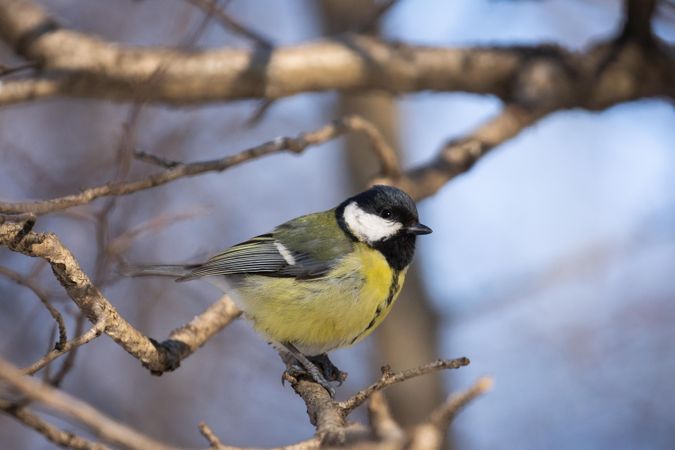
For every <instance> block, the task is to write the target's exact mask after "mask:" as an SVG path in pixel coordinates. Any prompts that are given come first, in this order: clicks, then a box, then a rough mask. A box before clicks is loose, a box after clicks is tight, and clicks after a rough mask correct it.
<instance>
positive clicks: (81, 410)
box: [0, 358, 171, 450]
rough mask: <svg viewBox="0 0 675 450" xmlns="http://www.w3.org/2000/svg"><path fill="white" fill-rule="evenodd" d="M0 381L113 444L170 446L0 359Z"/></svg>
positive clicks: (152, 449)
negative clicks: (24, 374) (25, 374)
mask: <svg viewBox="0 0 675 450" xmlns="http://www.w3.org/2000/svg"><path fill="white" fill-rule="evenodd" d="M0 380H3V381H5V382H6V383H8V384H9V385H11V386H12V387H13V388H15V389H16V390H18V391H19V392H21V394H23V395H24V396H25V397H27V398H28V399H30V400H32V401H36V402H40V403H42V404H43V405H45V406H46V407H48V408H50V409H52V410H54V411H57V412H59V413H61V414H63V415H65V416H67V417H70V418H72V419H74V420H76V421H77V422H79V423H82V424H83V425H86V426H87V427H88V428H89V429H90V430H91V431H92V432H93V433H94V434H96V435H97V436H99V437H100V438H101V439H103V440H105V441H106V442H109V443H111V444H113V445H119V446H122V447H125V448H129V449H133V450H168V449H170V448H171V447H170V446H168V445H165V444H163V443H160V442H158V441H155V440H154V439H151V438H149V437H147V436H145V435H143V434H141V433H139V432H137V431H136V430H134V429H132V428H130V427H128V426H126V425H123V424H121V423H119V422H116V421H115V420H113V419H111V418H110V417H108V416H106V415H105V414H103V413H101V412H100V411H99V410H97V409H96V408H94V407H92V406H91V405H89V404H87V403H85V402H83V401H82V400H79V399H77V398H75V397H72V396H70V395H68V394H66V393H64V392H62V391H60V390H58V389H55V388H52V387H50V386H49V385H47V384H44V383H41V382H39V381H37V380H35V379H34V378H30V377H25V376H23V374H22V373H21V371H20V370H19V369H18V368H16V367H14V366H13V365H12V364H10V363H8V362H7V361H5V360H4V359H2V358H0Z"/></svg>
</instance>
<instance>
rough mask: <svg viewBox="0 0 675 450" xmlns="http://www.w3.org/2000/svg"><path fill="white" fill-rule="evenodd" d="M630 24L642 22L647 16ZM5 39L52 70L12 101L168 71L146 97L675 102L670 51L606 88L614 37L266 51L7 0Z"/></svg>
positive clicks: (1, 90)
mask: <svg viewBox="0 0 675 450" xmlns="http://www.w3.org/2000/svg"><path fill="white" fill-rule="evenodd" d="M645 1H646V2H653V1H654V0H645ZM638 3H642V2H641V0H634V4H636V5H637V4H638ZM636 20H637V19H636ZM638 22H639V21H638ZM628 23H629V26H630V27H631V29H632V27H633V25H630V24H632V23H636V22H635V21H629V22H628ZM0 36H1V37H2V39H4V40H5V41H6V42H7V43H8V44H9V45H10V46H11V47H12V48H13V49H14V50H15V51H16V52H17V53H18V54H20V55H22V56H24V57H26V58H28V59H30V60H35V61H39V62H40V63H41V66H42V70H43V71H44V72H45V73H46V74H47V76H49V78H36V79H29V80H15V81H11V80H10V81H7V82H5V83H3V84H2V86H0V104H8V103H14V102H20V101H27V100H32V99H35V98H44V97H48V96H53V95H67V96H78V97H93V98H100V99H110V100H118V101H130V100H131V101H133V100H135V99H136V97H137V90H138V86H139V84H142V83H145V82H146V81H147V80H148V79H151V78H152V76H153V74H155V73H157V71H158V69H161V70H162V73H163V76H162V79H161V80H158V81H157V82H154V83H149V84H148V83H146V84H145V85H143V88H144V89H143V95H144V100H146V101H148V102H163V103H170V104H181V105H182V104H189V103H198V102H213V101H225V100H236V99H245V98H260V99H276V98H281V97H286V96H289V95H294V94H298V93H301V92H318V91H326V90H338V91H345V92H349V91H361V90H381V91H386V92H394V93H405V92H419V91H425V90H433V91H446V92H449V91H463V92H471V93H480V94H492V95H496V96H498V97H499V98H501V99H503V100H504V101H507V102H511V103H523V104H528V102H536V104H539V103H541V102H545V103H552V104H555V105H556V106H557V107H558V108H569V107H575V106H580V107H587V108H591V109H598V108H605V107H607V106H610V105H612V104H614V103H617V102H620V101H626V100H632V99H637V98H642V97H649V96H662V97H670V98H673V89H674V88H673V87H672V83H671V76H672V70H671V69H672V66H673V52H672V51H669V50H663V51H657V52H655V53H654V54H653V55H650V56H649V57H648V58H646V57H644V55H634V54H632V53H631V54H629V55H627V58H626V61H624V62H625V64H621V65H618V66H616V65H615V66H612V67H611V69H610V70H609V72H610V73H609V74H607V77H609V78H611V79H614V81H616V77H621V78H622V79H624V86H623V88H622V89H619V90H618V91H619V92H618V93H619V94H620V95H617V94H616V93H615V91H616V89H599V88H598V86H596V85H597V84H604V83H606V82H608V81H609V80H608V79H607V77H603V78H601V79H599V80H595V78H594V76H595V74H596V72H597V71H595V70H594V69H595V68H596V67H597V64H598V62H599V58H598V55H597V53H598V51H601V52H602V51H605V50H606V49H604V48H605V47H606V44H607V43H601V44H599V45H597V46H596V47H594V48H592V49H591V50H589V51H588V52H585V53H580V54H575V53H571V52H568V51H565V50H563V49H560V48H558V47H554V46H538V47H518V46H514V47H503V48H498V47H474V48H465V49H456V48H434V47H423V46H413V45H404V44H398V43H388V42H384V41H381V40H379V39H376V38H373V37H369V36H363V35H347V36H343V37H340V38H334V39H329V40H324V41H319V42H315V43H309V44H302V45H298V46H294V47H281V48H277V49H275V50H274V51H266V52H260V51H256V50H246V49H242V50H239V49H232V48H221V49H215V50H203V51H182V50H169V49H165V48H139V47H125V46H121V45H117V44H114V43H111V42H107V41H104V40H101V39H99V38H96V37H93V36H90V35H87V34H85V33H79V32H76V31H72V30H68V29H65V28H62V27H60V26H59V25H58V24H57V23H56V22H55V21H54V20H53V19H51V18H50V17H49V16H48V15H47V14H46V13H45V12H44V11H43V10H42V8H40V7H39V6H37V5H36V4H34V3H32V2H31V1H29V0H4V1H3V2H0ZM662 47H665V44H663V45H662ZM628 53H630V52H628ZM169 62H170V64H168V63H169ZM531 93H536V94H537V95H531Z"/></svg>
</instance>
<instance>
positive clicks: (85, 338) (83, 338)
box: [21, 320, 105, 375]
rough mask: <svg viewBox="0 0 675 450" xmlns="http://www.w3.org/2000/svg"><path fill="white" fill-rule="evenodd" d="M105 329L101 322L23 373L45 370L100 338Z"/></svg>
mask: <svg viewBox="0 0 675 450" xmlns="http://www.w3.org/2000/svg"><path fill="white" fill-rule="evenodd" d="M104 329H105V321H103V320H101V321H100V322H97V323H96V324H94V326H93V327H91V328H90V329H89V330H88V331H87V332H86V333H84V334H82V335H80V336H78V337H76V338H75V339H72V340H70V341H67V342H66V343H65V344H64V345H63V346H62V347H61V348H60V349H54V350H52V351H50V352H49V353H47V354H46V355H45V356H43V357H42V358H40V359H38V360H37V361H35V362H34V363H33V364H31V365H30V366H28V367H26V368H24V369H22V370H21V371H22V372H23V373H24V374H26V375H33V374H34V373H36V372H37V371H39V370H40V369H42V368H44V367H45V366H46V365H47V364H49V363H50V362H52V361H54V360H55V359H56V358H58V357H59V356H62V355H64V354H66V353H68V352H69V351H71V350H73V349H75V348H77V347H80V346H82V345H84V344H87V343H89V342H91V341H93V340H94V339H96V338H97V337H98V336H100V335H101V333H103V330H104Z"/></svg>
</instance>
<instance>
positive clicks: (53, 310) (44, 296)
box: [0, 266, 68, 351]
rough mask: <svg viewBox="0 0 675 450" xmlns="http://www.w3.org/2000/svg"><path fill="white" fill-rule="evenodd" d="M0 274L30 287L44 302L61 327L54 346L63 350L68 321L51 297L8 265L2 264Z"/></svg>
mask: <svg viewBox="0 0 675 450" xmlns="http://www.w3.org/2000/svg"><path fill="white" fill-rule="evenodd" d="M0 275H3V276H5V277H7V278H9V279H10V280H12V281H14V282H15V283H16V284H19V285H21V286H24V287H27V288H28V289H30V290H31V291H33V293H34V294H35V296H36V297H37V298H39V299H40V302H42V304H43V305H44V307H45V308H47V311H49V314H50V315H51V316H52V318H53V319H54V321H56V325H57V326H58V329H59V340H58V341H57V342H56V345H55V346H54V348H55V350H56V351H59V350H62V349H63V348H64V346H65V345H66V341H67V340H68V333H67V331H66V323H65V322H64V321H63V316H62V315H61V313H60V312H59V310H58V309H56V308H55V307H54V306H53V305H52V303H51V302H50V301H49V297H48V296H47V294H45V292H44V291H43V290H42V288H40V287H39V286H37V285H36V284H35V283H34V282H33V281H32V280H29V279H28V278H26V277H24V276H22V275H21V274H20V273H17V272H14V271H13V270H11V269H8V268H7V267H2V266H0Z"/></svg>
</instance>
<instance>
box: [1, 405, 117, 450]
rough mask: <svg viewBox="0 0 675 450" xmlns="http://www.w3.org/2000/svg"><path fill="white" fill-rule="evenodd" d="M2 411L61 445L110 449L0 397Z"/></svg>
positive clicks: (86, 449)
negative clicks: (63, 428) (46, 420)
mask: <svg viewBox="0 0 675 450" xmlns="http://www.w3.org/2000/svg"><path fill="white" fill-rule="evenodd" d="M0 411H3V412H5V413H7V414H9V415H10V416H12V417H14V418H15V419H17V420H18V421H20V422H21V423H23V424H24V425H26V426H27V427H29V428H32V429H33V430H35V431H37V432H38V433H40V434H41V435H43V436H44V437H45V438H47V439H48V440H49V441H51V442H53V443H55V444H56V445H59V446H61V447H68V448H71V449H73V450H110V448H109V447H106V446H105V445H102V444H99V443H97V442H91V441H89V440H87V439H85V438H83V437H80V436H78V435H76V434H74V433H71V432H69V431H63V430H60V429H59V428H56V427H55V426H54V425H51V424H49V423H47V422H45V421H44V420H42V419H41V418H40V417H38V416H36V415H35V414H32V413H30V412H29V411H28V410H26V408H23V407H21V406H19V405H16V404H14V403H12V402H8V401H7V400H3V399H0Z"/></svg>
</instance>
